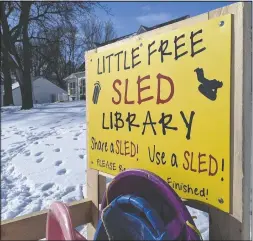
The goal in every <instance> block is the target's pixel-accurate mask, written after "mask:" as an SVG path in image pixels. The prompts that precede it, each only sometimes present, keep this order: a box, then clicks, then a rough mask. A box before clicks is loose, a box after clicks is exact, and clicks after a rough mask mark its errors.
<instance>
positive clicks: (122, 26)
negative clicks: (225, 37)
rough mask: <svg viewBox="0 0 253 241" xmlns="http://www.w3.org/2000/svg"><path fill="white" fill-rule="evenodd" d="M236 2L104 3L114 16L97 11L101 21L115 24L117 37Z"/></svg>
mask: <svg viewBox="0 0 253 241" xmlns="http://www.w3.org/2000/svg"><path fill="white" fill-rule="evenodd" d="M232 3H234V2H218V1H215V2H144V1H143V2H103V4H105V5H106V6H107V7H108V8H110V10H111V11H110V12H111V14H112V16H110V15H108V14H106V12H105V11H104V10H101V9H97V10H96V15H97V16H98V17H99V19H100V20H108V19H111V21H112V22H113V23H114V27H115V30H116V33H117V37H121V36H124V35H127V34H130V33H133V32H136V31H137V30H138V29H139V27H140V25H144V26H147V27H151V26H154V25H157V24H160V23H163V22H166V21H170V20H172V19H175V18H178V17H182V16H184V15H190V16H191V17H192V16H196V15H199V14H202V13H205V12H208V11H211V10H214V9H216V8H220V7H223V6H226V5H230V4H232Z"/></svg>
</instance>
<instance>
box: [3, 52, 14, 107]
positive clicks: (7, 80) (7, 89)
mask: <svg viewBox="0 0 253 241" xmlns="http://www.w3.org/2000/svg"><path fill="white" fill-rule="evenodd" d="M8 55H9V54H8V50H7V49H6V48H3V63H2V70H3V74H4V98H3V106H9V105H13V97H12V80H11V72H10V67H9V61H8Z"/></svg>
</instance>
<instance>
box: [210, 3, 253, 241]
mask: <svg viewBox="0 0 253 241" xmlns="http://www.w3.org/2000/svg"><path fill="white" fill-rule="evenodd" d="M225 14H233V25H232V90H231V91H232V96H233V97H234V98H233V99H232V116H231V120H232V123H231V124H232V125H231V128H232V129H233V131H231V133H233V136H232V138H231V142H232V143H231V145H232V148H231V152H232V153H231V163H232V165H231V166H232V170H231V177H232V184H233V186H232V190H231V191H232V192H231V201H232V203H231V207H232V210H231V214H226V213H224V212H221V211H219V210H217V209H215V208H209V214H210V239H211V240H216V239H217V240H218V239H219V240H224V239H225V240H234V239H237V240H249V238H250V236H249V235H250V215H249V212H250V203H249V201H250V176H251V173H250V170H251V167H250V145H251V129H252V126H251V125H252V122H251V116H252V108H251V91H252V89H251V81H252V79H251V78H252V76H251V63H252V62H251V61H252V60H251V57H250V55H251V50H252V46H251V39H250V35H251V3H249V2H240V3H235V4H232V5H229V6H226V7H223V8H220V9H216V10H214V11H211V12H209V13H208V16H209V19H212V18H215V17H219V16H221V15H225Z"/></svg>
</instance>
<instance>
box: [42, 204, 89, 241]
mask: <svg viewBox="0 0 253 241" xmlns="http://www.w3.org/2000/svg"><path fill="white" fill-rule="evenodd" d="M46 240H86V239H85V238H84V237H83V236H82V235H81V234H80V233H79V232H77V231H76V230H75V228H74V227H73V225H72V221H71V217H70V213H69V209H68V207H67V205H65V204H64V203H61V202H54V203H52V204H51V205H50V207H49V211H48V214H47V223H46Z"/></svg>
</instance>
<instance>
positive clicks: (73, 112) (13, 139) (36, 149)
mask: <svg viewBox="0 0 253 241" xmlns="http://www.w3.org/2000/svg"><path fill="white" fill-rule="evenodd" d="M85 183H86V115H85V102H84V101H80V102H68V103H54V104H47V105H37V106H36V107H35V108H33V109H32V110H26V111H24V110H23V111H21V110H20V107H3V108H1V207H2V208H1V219H2V220H5V219H11V218H14V217H17V216H21V215H24V214H28V213H31V212H36V211H40V210H43V209H46V208H48V206H49V205H50V204H51V203H52V202H53V201H56V200H61V201H63V202H71V201H74V200H80V199H82V198H83V188H85ZM189 210H190V212H191V214H192V215H193V216H197V219H196V220H194V221H195V223H196V225H197V227H198V229H199V230H200V231H201V233H202V236H203V238H204V239H205V240H208V239H209V221H208V214H207V213H203V212H200V211H198V210H196V209H192V208H189ZM79 230H80V229H79ZM84 230H85V229H82V233H83V234H85V232H84Z"/></svg>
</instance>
